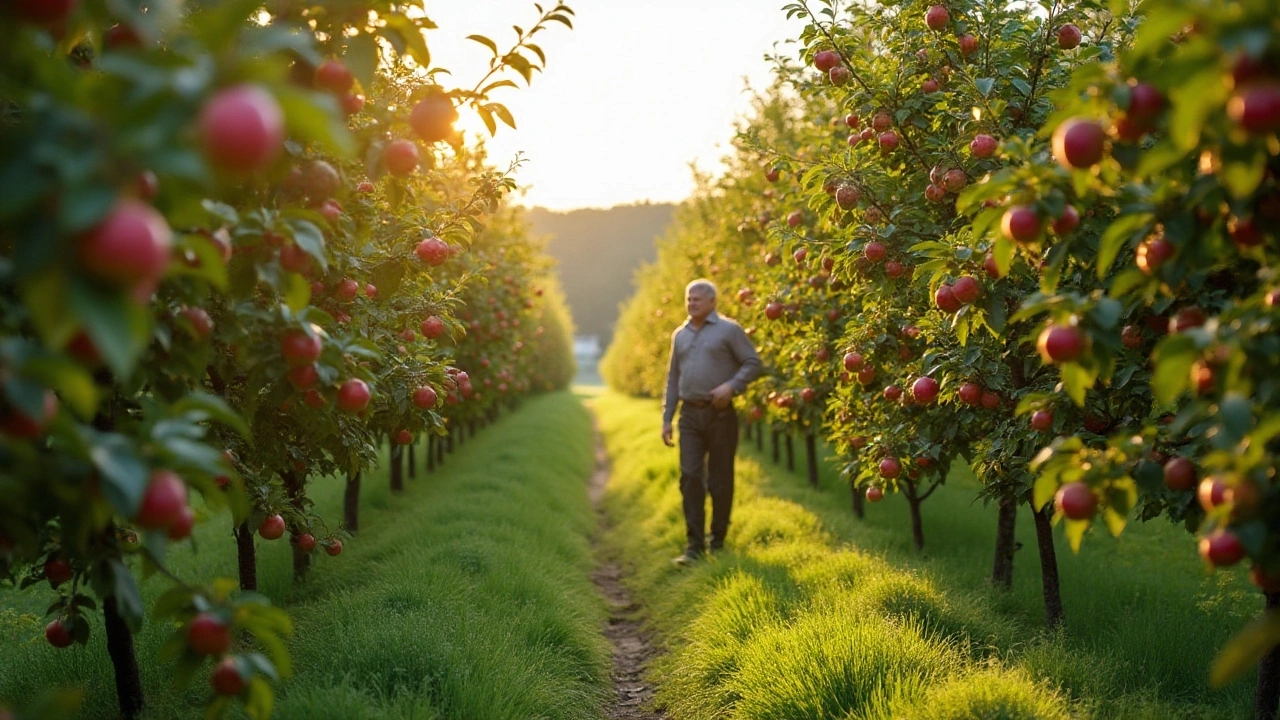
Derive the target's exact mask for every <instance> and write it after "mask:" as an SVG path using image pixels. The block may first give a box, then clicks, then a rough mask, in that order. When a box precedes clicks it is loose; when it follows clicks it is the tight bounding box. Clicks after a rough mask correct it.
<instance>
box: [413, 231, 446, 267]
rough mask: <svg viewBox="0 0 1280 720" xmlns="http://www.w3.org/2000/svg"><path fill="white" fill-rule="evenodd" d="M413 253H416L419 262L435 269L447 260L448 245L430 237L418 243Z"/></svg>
mask: <svg viewBox="0 0 1280 720" xmlns="http://www.w3.org/2000/svg"><path fill="white" fill-rule="evenodd" d="M414 252H415V253H417V255H418V259H419V260H421V261H422V262H424V263H426V264H428V265H430V266H432V267H436V266H439V265H443V264H444V261H445V260H448V259H449V244H448V243H446V242H445V241H443V240H441V239H440V238H437V237H431V238H427V239H426V240H423V241H422V242H420V243H418V246H417V247H416V248H414Z"/></svg>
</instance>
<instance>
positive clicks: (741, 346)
mask: <svg viewBox="0 0 1280 720" xmlns="http://www.w3.org/2000/svg"><path fill="white" fill-rule="evenodd" d="M729 349H730V350H731V351H732V352H733V357H734V359H736V360H737V361H738V363H739V364H740V365H741V367H739V368H738V372H737V373H735V374H734V376H733V377H732V378H730V379H729V383H728V385H729V387H732V388H733V393H734V394H735V395H741V394H742V393H744V392H746V391H747V386H748V385H750V384H751V383H752V381H754V380H755V379H756V378H758V377H760V372H761V371H762V370H764V363H762V362H760V355H759V353H757V352H756V348H755V346H754V345H752V344H751V338H749V337H747V332H746V331H745V330H743V329H742V327H741V326H734V332H733V333H731V334H730V336H729Z"/></svg>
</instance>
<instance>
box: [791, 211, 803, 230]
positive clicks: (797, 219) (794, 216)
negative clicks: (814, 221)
mask: <svg viewBox="0 0 1280 720" xmlns="http://www.w3.org/2000/svg"><path fill="white" fill-rule="evenodd" d="M803 222H804V212H803V211H801V210H792V211H791V212H790V214H788V215H787V226H788V227H799V226H800V224H801V223H803Z"/></svg>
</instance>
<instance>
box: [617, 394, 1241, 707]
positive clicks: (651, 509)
mask: <svg viewBox="0 0 1280 720" xmlns="http://www.w3.org/2000/svg"><path fill="white" fill-rule="evenodd" d="M593 402H594V407H595V409H596V411H597V413H598V416H599V418H600V425H601V429H602V431H603V432H604V434H605V436H606V440H607V443H608V447H609V450H610V453H611V455H612V457H613V462H614V476H613V481H612V485H611V488H610V491H609V495H608V497H607V501H606V502H607V507H608V509H609V512H610V515H611V519H612V520H613V521H614V522H615V523H616V526H615V529H614V531H613V533H612V534H611V536H610V544H611V546H612V547H613V549H614V551H615V552H617V553H619V554H621V555H622V556H623V557H624V558H625V560H626V562H628V563H630V564H632V565H633V566H634V568H635V571H634V575H633V592H634V594H635V596H636V597H637V599H639V600H640V602H641V603H642V604H644V605H645V606H647V608H648V611H649V613H650V618H651V626H652V628H653V630H654V631H655V633H656V635H657V640H658V641H659V643H660V644H661V645H663V646H665V648H666V649H667V651H668V654H667V655H666V656H664V657H663V658H662V659H661V660H660V661H659V662H658V663H656V665H655V670H654V673H655V678H656V680H657V682H658V684H659V699H660V701H661V702H663V703H665V704H666V705H667V707H668V710H669V712H670V714H671V716H672V717H673V718H709V717H721V716H724V713H729V716H732V717H742V718H820V717H858V718H880V717H885V718H887V717H931V718H938V717H986V716H991V717H1042V718H1057V717H1096V718H1113V717H1142V718H1232V717H1248V716H1249V712H1250V702H1251V693H1252V688H1251V678H1247V679H1245V680H1241V681H1239V682H1237V683H1235V684H1233V685H1230V686H1228V687H1227V688H1225V689H1223V690H1219V691H1214V690H1210V689H1209V686H1208V666H1209V662H1210V660H1211V659H1212V657H1213V654H1214V652H1215V650H1216V649H1217V648H1218V647H1220V646H1221V645H1222V644H1223V643H1225V642H1226V640H1227V639H1228V638H1229V637H1230V636H1231V635H1232V634H1233V633H1234V632H1236V631H1237V630H1238V629H1239V627H1240V626H1241V625H1242V624H1243V623H1244V622H1246V621H1247V619H1248V618H1250V617H1251V616H1252V615H1253V614H1254V613H1255V612H1256V594H1253V593H1251V592H1250V590H1249V586H1248V580H1247V578H1246V577H1243V575H1244V573H1234V574H1232V573H1225V572H1221V571H1220V572H1218V573H1215V574H1213V575H1208V574H1206V573H1205V572H1204V571H1203V570H1201V569H1199V568H1197V567H1196V566H1195V562H1194V557H1191V558H1190V559H1188V557H1187V556H1188V555H1189V553H1187V552H1185V550H1186V547H1185V546H1187V545H1188V544H1191V543H1192V542H1193V541H1192V539H1191V538H1189V537H1187V535H1186V533H1185V532H1184V531H1182V530H1181V529H1179V528H1177V527H1174V526H1172V525H1168V524H1166V523H1164V522H1163V521H1156V522H1152V523H1146V524H1138V525H1135V526H1134V527H1132V528H1130V530H1129V531H1128V532H1126V533H1125V534H1124V535H1123V536H1121V538H1120V539H1109V538H1108V539H1104V537H1105V533H1101V532H1097V531H1095V534H1097V535H1099V537H1098V538H1096V539H1095V541H1093V542H1090V543H1087V544H1086V545H1085V546H1084V547H1083V548H1082V550H1081V552H1080V554H1078V555H1073V554H1071V553H1063V554H1060V555H1059V561H1060V563H1061V570H1062V573H1063V580H1064V582H1063V601H1064V604H1065V605H1066V610H1067V612H1066V624H1065V627H1064V628H1063V632H1061V633H1047V632H1045V631H1044V630H1042V617H1043V607H1042V606H1041V605H1040V604H1039V594H1038V593H1039V588H1038V584H1039V578H1038V576H1037V574H1036V573H1035V572H1034V571H1032V570H1031V569H1030V567H1029V566H1030V565H1032V564H1035V563H1036V559H1035V556H1034V552H1035V550H1034V548H1035V542H1034V537H1033V531H1032V530H1031V528H1030V522H1029V518H1028V517H1027V513H1023V516H1022V517H1021V518H1020V521H1019V527H1018V531H1017V537H1018V539H1019V540H1020V541H1021V542H1022V543H1023V550H1021V551H1020V552H1018V553H1017V555H1016V562H1017V564H1019V565H1020V566H1022V568H1023V569H1022V570H1021V571H1020V572H1017V573H1015V582H1014V586H1013V589H1012V590H1011V591H1009V592H1004V591H1000V590H996V589H993V588H992V587H991V586H990V585H989V583H988V581H987V578H986V575H985V572H984V571H985V570H986V569H987V568H988V567H989V565H988V563H989V562H990V548H991V546H992V545H993V544H994V534H995V523H994V522H992V518H993V516H994V514H995V510H994V508H984V507H983V506H982V504H981V503H980V502H978V501H975V500H974V497H975V496H974V492H973V489H974V486H973V484H972V483H973V482H974V481H973V480H972V479H969V478H965V477H963V474H964V473H958V472H956V471H955V470H954V469H953V473H952V474H953V477H952V478H951V482H949V483H948V485H947V486H945V487H944V488H942V489H941V490H940V491H939V494H938V495H937V496H935V499H934V500H933V502H932V503H931V504H930V505H929V506H928V507H927V508H926V510H925V512H926V513H927V519H928V522H929V524H930V528H931V533H932V535H931V537H932V539H931V542H930V544H929V546H927V549H926V551H925V553H924V554H917V553H916V552H915V551H914V549H913V546H912V540H911V535H910V529H909V528H910V525H909V523H908V522H907V521H906V520H907V511H906V507H905V503H903V502H901V501H900V499H897V498H893V499H890V500H886V501H885V502H882V503H879V504H871V505H869V506H868V507H867V515H866V519H865V520H857V519H855V518H854V517H853V515H852V513H851V512H850V510H849V507H848V505H849V494H848V486H847V483H845V482H842V481H840V480H839V479H838V478H837V477H836V475H835V473H834V472H833V471H832V470H831V468H829V467H827V466H826V464H825V463H824V468H823V472H822V474H821V476H820V481H821V489H819V490H816V491H815V490H812V489H809V488H808V487H807V486H806V481H805V478H804V477H803V475H802V474H801V473H788V472H787V471H785V470H784V469H782V468H780V467H774V466H772V465H771V464H770V463H769V460H768V458H767V456H766V455H767V452H766V454H760V453H757V452H756V451H754V450H744V452H743V453H742V454H741V456H740V459H739V465H738V468H739V470H738V492H737V497H736V500H735V502H736V506H735V510H734V526H733V528H732V529H731V531H730V536H729V550H728V552H726V553H725V554H723V555H720V556H716V557H713V558H712V559H711V560H709V561H708V562H706V563H704V564H702V565H700V566H698V567H697V568H696V569H694V570H693V571H691V572H681V571H678V570H675V569H673V568H671V566H670V565H668V564H667V562H666V560H667V557H668V556H669V555H671V554H674V553H675V552H677V551H678V548H679V547H680V546H681V542H682V540H683V536H682V533H683V524H682V520H681V515H680V496H679V490H678V483H677V476H678V472H679V471H678V466H677V459H676V456H675V454H674V453H673V452H671V451H669V450H668V449H666V448H664V447H662V445H661V443H660V442H659V440H658V436H657V433H656V431H654V432H648V431H649V430H651V429H652V427H653V426H654V418H656V417H658V408H657V404H656V403H655V402H653V401H649V400H638V399H630V398H625V397H623V396H620V395H617V394H607V395H604V396H602V397H600V398H599V399H597V400H595V401H593ZM766 449H767V446H766ZM1058 535H1059V538H1058V541H1059V543H1063V542H1064V541H1063V539H1062V537H1061V531H1059V532H1058ZM982 713H990V715H983V714H982ZM998 713H1004V714H998Z"/></svg>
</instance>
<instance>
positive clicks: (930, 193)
mask: <svg viewBox="0 0 1280 720" xmlns="http://www.w3.org/2000/svg"><path fill="white" fill-rule="evenodd" d="M924 197H925V199H926V200H928V201H929V202H942V201H943V200H945V199H946V197H947V189H946V188H944V187H941V186H939V185H933V184H930V185H929V186H928V187H926V188H925V189H924Z"/></svg>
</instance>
